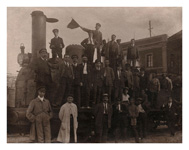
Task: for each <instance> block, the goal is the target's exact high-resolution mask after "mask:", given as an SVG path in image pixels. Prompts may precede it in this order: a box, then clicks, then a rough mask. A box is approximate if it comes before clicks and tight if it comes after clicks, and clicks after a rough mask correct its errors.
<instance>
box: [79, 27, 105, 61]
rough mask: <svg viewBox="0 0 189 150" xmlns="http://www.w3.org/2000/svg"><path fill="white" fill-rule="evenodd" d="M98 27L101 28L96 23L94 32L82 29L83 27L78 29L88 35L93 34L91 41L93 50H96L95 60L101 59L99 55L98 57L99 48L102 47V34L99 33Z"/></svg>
mask: <svg viewBox="0 0 189 150" xmlns="http://www.w3.org/2000/svg"><path fill="white" fill-rule="evenodd" d="M100 27H101V24H100V23H96V26H95V30H90V29H87V28H84V27H81V26H80V28H81V29H82V30H83V31H85V32H87V33H89V32H92V33H93V40H94V45H95V48H97V59H98V60H100V59H101V58H100V57H101V55H100V48H101V46H102V32H101V31H100Z"/></svg>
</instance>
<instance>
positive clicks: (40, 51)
mask: <svg viewBox="0 0 189 150" xmlns="http://www.w3.org/2000/svg"><path fill="white" fill-rule="evenodd" d="M42 52H45V53H47V49H46V48H42V49H40V50H39V53H42Z"/></svg>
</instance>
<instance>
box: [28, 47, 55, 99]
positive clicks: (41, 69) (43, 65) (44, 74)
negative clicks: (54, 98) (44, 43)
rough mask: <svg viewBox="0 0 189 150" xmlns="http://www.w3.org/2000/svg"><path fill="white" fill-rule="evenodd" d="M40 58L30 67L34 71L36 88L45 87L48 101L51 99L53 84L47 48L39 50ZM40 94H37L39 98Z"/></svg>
mask: <svg viewBox="0 0 189 150" xmlns="http://www.w3.org/2000/svg"><path fill="white" fill-rule="evenodd" d="M39 55H40V57H39V58H37V59H36V60H35V61H33V62H32V63H31V65H30V67H31V68H32V69H33V70H34V72H35V74H36V76H35V82H36V87H37V88H38V87H40V86H45V88H46V93H47V94H46V95H45V97H46V98H47V99H50V95H49V93H50V87H51V83H52V78H51V72H50V68H49V65H48V53H47V49H46V48H42V49H40V50H39ZM37 94H38V93H36V96H37Z"/></svg>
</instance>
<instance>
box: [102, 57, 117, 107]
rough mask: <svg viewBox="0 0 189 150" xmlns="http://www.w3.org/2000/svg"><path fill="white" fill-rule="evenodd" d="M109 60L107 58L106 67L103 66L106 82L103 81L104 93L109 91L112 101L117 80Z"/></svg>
mask: <svg viewBox="0 0 189 150" xmlns="http://www.w3.org/2000/svg"><path fill="white" fill-rule="evenodd" d="M109 64H110V62H109V60H108V59H106V60H105V67H104V68H102V72H103V76H104V83H103V91H104V92H103V93H108V96H109V102H110V103H111V94H112V88H113V84H114V80H115V75H114V71H113V69H112V68H111V67H109Z"/></svg>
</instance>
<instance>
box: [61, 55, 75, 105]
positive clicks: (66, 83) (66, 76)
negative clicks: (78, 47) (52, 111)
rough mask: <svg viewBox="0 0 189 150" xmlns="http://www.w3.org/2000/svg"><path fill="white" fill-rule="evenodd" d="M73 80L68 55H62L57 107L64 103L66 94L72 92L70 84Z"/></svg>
mask: <svg viewBox="0 0 189 150" xmlns="http://www.w3.org/2000/svg"><path fill="white" fill-rule="evenodd" d="M73 79H74V74H73V67H72V64H71V63H70V56H69V55H68V54H65V55H64V59H63V62H62V63H61V65H60V86H59V92H58V98H57V105H58V106H60V105H61V104H62V100H63V103H65V102H66V100H65V99H66V97H67V94H70V93H71V92H72V82H73Z"/></svg>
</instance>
